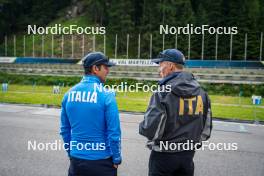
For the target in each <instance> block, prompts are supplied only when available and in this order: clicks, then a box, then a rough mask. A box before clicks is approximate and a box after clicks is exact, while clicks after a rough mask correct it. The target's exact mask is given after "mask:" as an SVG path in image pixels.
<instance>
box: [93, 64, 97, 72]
mask: <svg viewBox="0 0 264 176" xmlns="http://www.w3.org/2000/svg"><path fill="white" fill-rule="evenodd" d="M97 71H98V67H97V66H96V65H93V66H92V73H96V72H97Z"/></svg>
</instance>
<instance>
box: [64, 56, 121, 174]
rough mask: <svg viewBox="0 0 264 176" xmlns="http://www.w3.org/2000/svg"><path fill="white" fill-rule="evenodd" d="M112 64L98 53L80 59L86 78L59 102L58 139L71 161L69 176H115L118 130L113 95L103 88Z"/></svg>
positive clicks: (117, 155) (118, 122)
mask: <svg viewBox="0 0 264 176" xmlns="http://www.w3.org/2000/svg"><path fill="white" fill-rule="evenodd" d="M114 65H115V64H114V63H112V62H110V61H109V59H108V58H107V57H106V56H105V55H104V54H103V53H101V52H92V53H89V54H88V55H86V56H85V57H84V59H83V67H84V72H85V75H84V76H83V78H82V80H81V82H80V83H78V84H77V85H75V86H74V87H72V88H71V89H70V90H69V91H68V92H67V93H66V94H65V95H64V98H63V101H62V110H61V128H60V129H61V132H60V134H61V136H62V138H63V140H64V148H65V149H66V151H67V152H68V155H69V158H70V167H69V176H76V175H81V176H86V175H87V176H88V175H89V176H116V175H117V167H118V165H119V164H121V160H122V159H121V130H120V121H119V112H118V108H117V103H116V99H115V93H114V92H113V91H110V90H106V89H104V88H103V83H104V82H105V80H106V76H107V74H108V73H109V67H111V66H114Z"/></svg>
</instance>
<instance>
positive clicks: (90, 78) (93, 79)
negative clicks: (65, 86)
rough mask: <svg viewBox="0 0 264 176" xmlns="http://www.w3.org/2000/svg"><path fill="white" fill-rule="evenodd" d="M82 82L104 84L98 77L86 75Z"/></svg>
mask: <svg viewBox="0 0 264 176" xmlns="http://www.w3.org/2000/svg"><path fill="white" fill-rule="evenodd" d="M81 82H86V83H99V84H102V82H101V81H100V79H99V77H98V76H95V75H84V76H83V77H82V80H81Z"/></svg>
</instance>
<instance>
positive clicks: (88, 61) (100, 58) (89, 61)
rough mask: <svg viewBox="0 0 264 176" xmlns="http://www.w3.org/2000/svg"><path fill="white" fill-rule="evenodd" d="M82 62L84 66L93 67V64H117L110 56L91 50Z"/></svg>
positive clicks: (109, 65) (110, 65)
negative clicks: (110, 59) (111, 60)
mask: <svg viewBox="0 0 264 176" xmlns="http://www.w3.org/2000/svg"><path fill="white" fill-rule="evenodd" d="M82 63H83V66H84V67H91V66H93V65H106V66H108V67H112V66H114V65H116V64H115V63H113V62H110V61H109V58H108V57H106V56H105V55H104V54H103V53H102V52H91V53H89V54H87V55H86V56H84V58H83V59H82Z"/></svg>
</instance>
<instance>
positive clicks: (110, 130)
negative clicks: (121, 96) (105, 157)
mask: <svg viewBox="0 0 264 176" xmlns="http://www.w3.org/2000/svg"><path fill="white" fill-rule="evenodd" d="M105 106H106V111H105V117H106V126H107V135H108V136H107V137H108V141H109V146H110V149H111V152H112V158H113V163H114V164H121V162H122V157H121V129H120V120H119V113H118V108H117V103H116V99H115V93H113V92H112V93H110V94H108V95H107V97H106V101H105Z"/></svg>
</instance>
